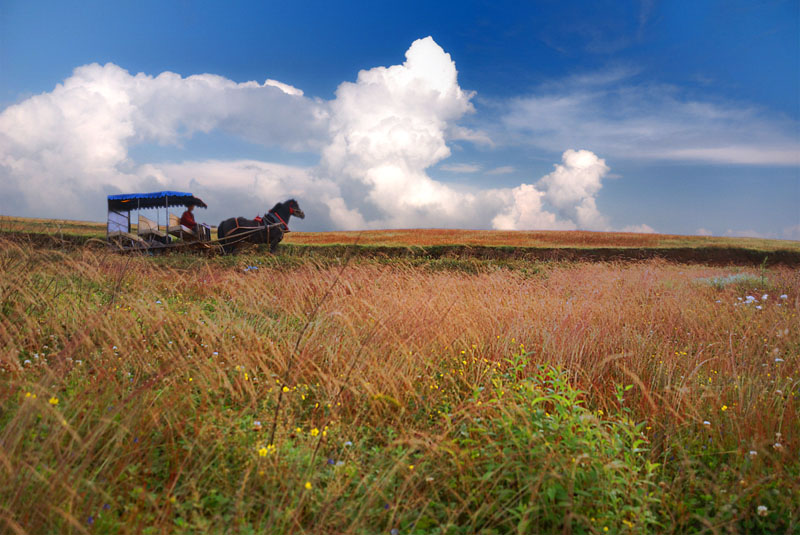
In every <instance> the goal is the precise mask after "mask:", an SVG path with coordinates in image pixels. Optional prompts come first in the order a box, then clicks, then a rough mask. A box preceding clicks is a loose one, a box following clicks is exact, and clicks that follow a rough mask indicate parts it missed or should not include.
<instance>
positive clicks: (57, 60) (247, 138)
mask: <svg viewBox="0 0 800 535" xmlns="http://www.w3.org/2000/svg"><path fill="white" fill-rule="evenodd" d="M798 36H800V3H798V2H796V0H795V1H777V0H776V1H756V0H747V1H744V0H727V1H671V2H659V1H656V0H638V1H625V0H615V1H605V0H598V1H590V2H589V1H587V2H564V1H556V0H552V1H551V0H541V1H536V2H515V1H469V0H461V1H459V2H445V1H442V2H430V1H415V0H407V1H403V2H390V1H386V2H363V3H362V2H345V3H337V2H331V1H309V2H288V3H287V2H264V1H253V2H247V1H236V0H232V1H229V2H199V1H188V0H182V1H168V0H167V1H165V0H160V1H150V0H139V1H136V2H133V1H120V2H107V1H102V2H101V1H94V0H83V1H80V2H73V1H69V0H67V1H63V0H62V1H58V2H56V1H37V2H30V1H27V0H26V1H21V0H0V215H11V216H31V217H50V218H59V219H62V218H63V219H80V220H93V221H104V220H105V218H106V196H107V195H110V194H117V193H129V192H146V191H160V190H179V191H191V192H193V193H194V194H195V195H197V196H199V197H201V198H202V199H203V200H204V201H205V202H206V203H207V204H208V206H209V207H208V209H206V210H203V209H200V210H197V211H196V212H195V215H196V218H197V219H198V220H199V221H205V222H208V223H209V224H212V225H216V224H217V223H218V222H219V221H221V220H222V219H225V218H228V217H232V216H245V217H253V216H255V215H257V214H263V213H264V212H265V211H266V210H268V209H269V208H270V207H272V205H274V204H275V203H277V202H280V201H284V200H286V199H289V198H295V199H297V201H298V202H299V204H300V206H301V207H302V208H303V210H304V211H305V213H306V216H307V217H306V219H305V220H302V221H295V220H293V221H292V222H291V224H290V226H291V227H292V228H293V229H294V230H298V231H325V230H360V229H386V228H468V229H511V230H574V229H585V230H595V231H627V232H658V233H666V234H699V235H716V236H754V237H764V238H776V239H787V240H800V37H798ZM146 215H150V216H152V215H153V214H146ZM160 217H161V218H162V222H163V217H164V215H163V214H161V216H160Z"/></svg>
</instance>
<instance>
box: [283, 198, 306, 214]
mask: <svg viewBox="0 0 800 535" xmlns="http://www.w3.org/2000/svg"><path fill="white" fill-rule="evenodd" d="M283 204H284V205H285V206H288V207H289V215H293V216H295V217H299V218H300V219H305V217H306V214H305V213H304V212H303V211H302V210H301V209H300V205H299V204H297V201H296V200H294V199H289V200H288V201H286V202H285V203H283Z"/></svg>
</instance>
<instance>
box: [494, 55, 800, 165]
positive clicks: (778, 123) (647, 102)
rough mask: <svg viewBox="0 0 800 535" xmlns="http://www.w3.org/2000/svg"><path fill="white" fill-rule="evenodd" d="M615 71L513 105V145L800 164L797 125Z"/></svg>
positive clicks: (509, 113) (551, 86) (507, 120)
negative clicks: (585, 148) (638, 81)
mask: <svg viewBox="0 0 800 535" xmlns="http://www.w3.org/2000/svg"><path fill="white" fill-rule="evenodd" d="M635 75H636V71H634V70H631V69H624V68H612V69H609V70H608V71H606V72H599V73H593V74H589V75H583V76H572V77H569V78H566V79H564V80H562V81H561V82H551V83H548V84H546V85H542V86H541V87H540V88H539V89H538V90H537V91H535V92H534V94H532V95H529V96H525V97H520V98H515V99H512V100H511V101H510V102H509V103H508V104H507V109H506V113H505V114H504V115H503V119H502V122H503V125H504V127H505V128H506V129H508V131H509V132H510V136H509V137H508V141H509V142H518V143H523V144H528V145H532V146H536V147H540V148H543V149H547V150H551V151H561V150H563V148H564V147H575V146H584V147H591V148H592V150H594V151H596V152H600V153H602V154H604V155H605V156H607V157H617V158H633V159H658V160H681V161H697V162H709V163H725V164H752V165H781V166H787V165H788V166H794V165H800V141H798V139H797V135H796V132H797V129H798V123H797V122H796V121H792V120H790V119H786V118H782V117H780V116H776V115H772V114H770V113H768V112H766V111H765V110H761V109H759V108H757V107H754V106H751V105H747V104H743V103H740V102H730V101H720V100H716V101H715V100H712V99H706V100H699V99H695V98H692V97H691V96H690V95H688V94H687V93H686V92H685V91H682V90H680V89H678V88H676V87H673V86H669V85H658V84H639V83H636V82H635Z"/></svg>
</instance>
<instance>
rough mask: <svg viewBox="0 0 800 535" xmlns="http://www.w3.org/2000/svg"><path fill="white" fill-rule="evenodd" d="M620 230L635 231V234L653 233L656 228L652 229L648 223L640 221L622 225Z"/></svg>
mask: <svg viewBox="0 0 800 535" xmlns="http://www.w3.org/2000/svg"><path fill="white" fill-rule="evenodd" d="M622 232H635V233H637V234H655V233H656V229H654V228H653V227H651V226H650V225H645V224H644V223H642V224H641V225H628V226H625V227H622Z"/></svg>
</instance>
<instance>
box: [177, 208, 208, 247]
mask: <svg viewBox="0 0 800 535" xmlns="http://www.w3.org/2000/svg"><path fill="white" fill-rule="evenodd" d="M167 232H169V233H170V235H172V236H175V237H176V238H180V239H182V240H200V241H209V240H210V239H211V228H210V227H209V226H208V225H206V224H198V225H197V233H195V232H194V231H193V230H192V229H190V228H189V227H187V226H185V225H181V218H180V217H178V216H176V215H175V214H169V225H168V226H167Z"/></svg>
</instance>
